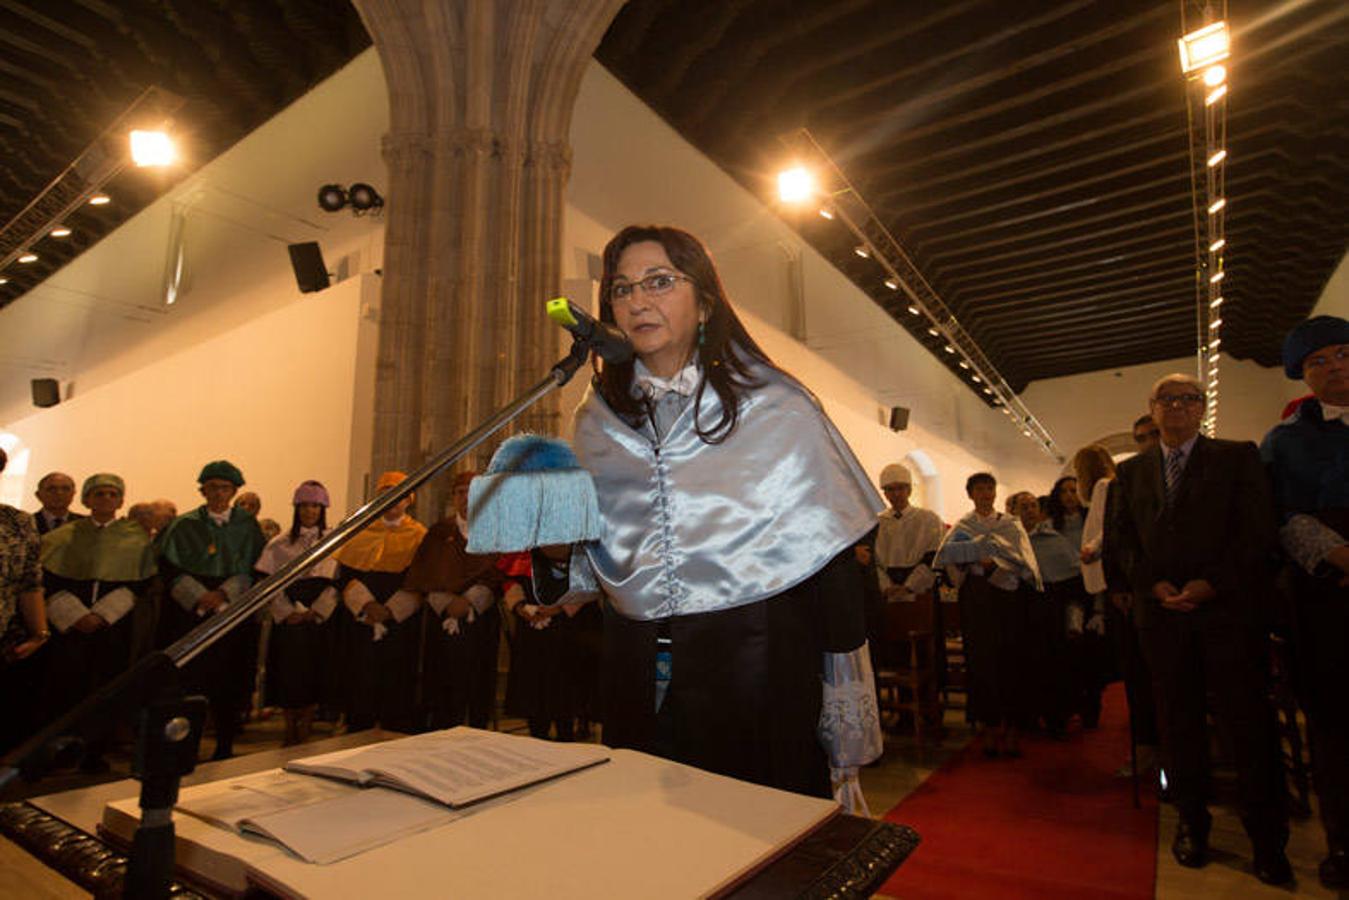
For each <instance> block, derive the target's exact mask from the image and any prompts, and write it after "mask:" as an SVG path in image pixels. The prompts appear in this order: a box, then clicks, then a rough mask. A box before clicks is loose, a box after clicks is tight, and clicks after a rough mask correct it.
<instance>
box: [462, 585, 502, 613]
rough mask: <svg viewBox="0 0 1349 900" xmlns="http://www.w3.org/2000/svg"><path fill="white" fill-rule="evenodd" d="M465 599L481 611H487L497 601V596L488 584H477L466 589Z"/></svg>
mask: <svg viewBox="0 0 1349 900" xmlns="http://www.w3.org/2000/svg"><path fill="white" fill-rule="evenodd" d="M464 599H466V600H468V602H469V603H470V604H472V606H473V608H474V609H476V610H477V611H478V612H479V613H485V612H487V611H488V610H489V609H491V608H492V604H493V603H495V602H496V599H497V598H496V595H495V594H493V593H492V589H491V588H489V587H488V586H487V585H485V584H475V585H473V586H472V587H471V588H469V589H468V590H466V591H464Z"/></svg>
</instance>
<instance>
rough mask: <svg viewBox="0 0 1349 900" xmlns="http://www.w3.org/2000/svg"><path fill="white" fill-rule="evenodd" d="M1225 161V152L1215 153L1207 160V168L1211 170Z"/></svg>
mask: <svg viewBox="0 0 1349 900" xmlns="http://www.w3.org/2000/svg"><path fill="white" fill-rule="evenodd" d="M1225 159H1227V151H1226V150H1219V151H1218V152H1217V153H1215V154H1213V155H1212V156H1210V157H1209V158H1208V167H1209V168H1210V169H1211V168H1213V167H1214V166H1216V165H1217V164H1218V163H1220V162H1222V161H1223V160H1225Z"/></svg>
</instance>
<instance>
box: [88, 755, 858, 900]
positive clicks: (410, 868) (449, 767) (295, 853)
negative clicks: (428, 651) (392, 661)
mask: <svg viewBox="0 0 1349 900" xmlns="http://www.w3.org/2000/svg"><path fill="white" fill-rule="evenodd" d="M456 746H457V747H458V748H459V749H463V750H465V751H466V754H465V756H464V757H461V758H460V759H458V760H457V761H455V760H452V761H449V762H446V761H445V760H446V759H448V758H450V757H452V756H454V749H453V748H455V747H456ZM437 754H438V755H439V756H440V757H442V759H440V761H437ZM606 760H607V761H606ZM601 762H603V764H602V765H599V764H597V763H601ZM526 769H528V770H530V771H531V772H532V774H526V772H525V771H524V770H526ZM305 772H322V773H323V775H324V776H326V777H315V776H314V775H310V774H304V773H305ZM473 781H477V782H479V783H478V784H476V785H474V784H471V783H470V782H473ZM508 781H514V782H518V784H517V786H516V787H514V788H510V787H504V786H503V785H504V784H505V783H506V782H508ZM362 784H364V785H367V786H365V787H362V786H360V785H362ZM377 785H380V786H377ZM383 785H396V789H392V790H391V789H388V787H385V786H383ZM430 797H435V798H436V800H431V799H427V798H430ZM464 798H469V799H464ZM475 798H476V799H475ZM177 811H178V815H176V816H175V823H176V826H177V837H178V847H177V851H176V855H177V863H178V867H179V871H180V877H183V878H184V879H185V880H188V881H189V882H196V883H198V884H199V885H201V886H203V887H205V888H207V889H209V890H211V891H212V892H215V893H221V894H225V895H242V894H244V893H247V892H249V891H251V890H258V889H260V890H263V891H266V892H268V893H272V894H276V895H279V896H283V897H366V896H371V895H382V896H398V897H404V896H407V897H415V896H428V897H429V896H435V897H440V896H464V897H478V896H483V897H494V898H496V897H526V896H528V897H539V896H547V897H550V898H559V897H560V898H567V897H577V898H581V897H586V898H591V897H595V896H642V897H681V898H683V897H698V896H708V895H716V894H718V893H720V892H724V891H726V890H728V889H730V888H731V887H733V886H734V885H736V884H738V883H740V882H741V881H743V880H744V879H746V878H748V877H750V876H751V875H753V874H754V873H755V872H757V871H758V870H759V869H760V868H762V867H763V866H765V865H766V864H767V863H769V862H770V861H772V860H773V859H774V858H776V857H777V856H779V855H780V854H782V853H784V852H786V851H787V850H789V849H790V848H791V847H792V846H793V845H794V844H795V843H796V842H798V841H799V840H800V839H801V838H803V837H804V836H806V835H807V834H809V833H810V832H811V831H813V830H814V829H815V828H817V827H818V826H820V825H821V824H822V823H823V822H825V821H826V820H828V819H830V818H831V817H833V816H834V815H836V814H837V813H838V806H837V804H835V803H834V802H833V801H832V800H825V799H821V798H815V797H805V796H802V795H799V794H792V793H788V792H786V791H779V790H775V789H773V788H766V787H762V786H759V785H754V784H750V783H748V782H744V781H738V780H736V779H733V778H726V777H723V776H720V775H713V774H711V773H708V772H704V771H702V770H699V769H695V768H692V767H690V766H685V765H681V764H679V763H674V762H670V761H668V760H664V759H660V758H658V757H654V756H649V755H647V754H644V753H638V752H636V751H630V750H610V749H608V748H606V747H602V746H598V745H594V744H559V743H551V742H545V741H536V740H534V739H532V738H526V737H519V736H514V735H506V734H500V733H497V732H484V731H477V730H474V729H466V728H460V729H451V730H450V731H446V732H434V733H432V734H426V735H417V736H415V737H411V738H404V739H401V740H395V741H389V742H387V743H383V744H375V745H370V746H368V747H362V748H358V749H355V750H345V751H339V752H338V753H334V754H325V755H324V756H320V757H312V758H309V759H305V760H296V761H293V762H291V763H288V764H287V766H286V769H285V770H282V769H273V770H270V771H267V772H260V773H256V774H253V775H246V776H242V777H239V778H233V779H227V780H225V781H219V782H212V783H209V784H203V785H197V786H195V787H191V788H185V789H184V790H183V791H182V794H181V797H180V800H179V803H178V808H177ZM138 813H139V811H138V808H137V802H136V800H135V798H129V799H126V800H121V801H116V802H113V803H109V804H108V805H107V806H106V807H105V809H104V813H103V822H102V829H101V830H102V831H103V832H104V833H105V834H107V835H109V836H110V837H112V838H113V839H114V840H115V841H117V842H119V843H125V842H129V841H130V839H131V836H132V834H133V833H134V831H135V827H136V821H137V816H138Z"/></svg>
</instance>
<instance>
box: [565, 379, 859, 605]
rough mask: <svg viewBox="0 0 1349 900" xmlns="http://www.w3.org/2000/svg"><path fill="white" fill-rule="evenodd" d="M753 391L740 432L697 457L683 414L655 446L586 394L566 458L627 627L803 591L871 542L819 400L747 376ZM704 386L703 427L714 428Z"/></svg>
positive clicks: (715, 413)
mask: <svg viewBox="0 0 1349 900" xmlns="http://www.w3.org/2000/svg"><path fill="white" fill-rule="evenodd" d="M752 374H753V376H754V378H755V379H756V380H757V381H759V382H760V383H761V386H760V387H757V388H750V389H748V390H747V392H746V393H745V395H744V396H743V397H742V398H741V401H740V402H741V409H740V420H739V423H738V424H737V425H736V428H735V431H733V432H732V433H731V435H730V437H729V438H727V439H726V440H725V441H724V442H722V443H720V444H707V443H704V442H703V441H702V440H701V439H700V438H699V437H698V434H697V431H696V429H695V427H694V418H693V417H694V412H695V406H696V404H695V403H694V402H692V401H690V402H689V403H688V404H687V405H686V406H685V408H684V409H683V411H682V412H681V413H680V414H679V416H678V417H677V418H676V419H675V421H674V423H673V424H672V425H671V426H670V427H669V428H668V430H667V432H666V434H665V435H664V436H663V437H662V438H661V439H659V440H658V439H657V436H656V433H655V430H654V429H653V428H652V427H651V425H650V424H649V423H645V424H644V425H643V426H642V427H641V428H633V427H632V426H631V425H629V424H628V423H627V422H625V421H623V419H621V418H620V417H619V416H618V415H617V414H616V413H614V412H613V410H612V409H610V408H609V405H608V404H607V403H605V402H604V400H603V399H601V397H600V396H599V395H598V394H597V393H596V392H595V391H594V390H593V389H592V390H590V391H589V392H588V393H587V394H586V397H585V399H584V400H582V402H581V405H580V407H579V408H578V409H577V412H576V429H575V435H574V444H575V448H576V455H577V457H578V458H579V459H580V461H581V464H582V465H583V466H585V468H587V469H588V470H589V471H590V473H591V474H592V475H593V476H594V478H595V488H596V491H597V492H598V495H599V504H600V516H601V519H602V533H601V537H600V539H599V540H598V541H595V542H592V543H589V544H587V545H586V553H587V555H588V557H589V560H590V563H591V566H592V567H593V568H594V573H595V576H596V578H597V579H598V581H599V583H600V585H601V586H602V587H603V588H604V591H605V592H606V593H607V594H608V595H609V596H610V598H611V599H612V601H613V603H614V606H615V608H616V609H617V611H618V612H619V613H621V614H622V615H624V616H627V617H628V618H631V619H642V620H650V619H663V618H666V617H670V616H681V615H690V614H693V613H705V612H713V611H717V610H724V609H731V608H732V607H736V606H742V605H745V604H748V603H755V602H757V601H759V600H763V599H765V598H767V597H772V596H774V595H776V594H781V593H782V592H784V591H786V590H788V589H789V588H792V587H794V586H796V585H798V584H800V583H801V582H803V581H805V580H806V579H808V578H810V577H811V576H812V575H814V574H815V573H816V572H818V571H820V569H822V568H824V566H825V564H826V563H828V562H829V561H830V560H831V559H833V558H834V557H835V556H836V555H838V554H839V553H840V552H842V551H843V550H844V549H846V548H847V547H849V546H851V545H852V544H853V543H855V542H856V541H857V540H858V539H859V538H861V537H862V536H863V535H865V534H866V533H867V532H868V531H870V530H871V529H872V528H873V527H874V526H875V524H876V514H877V513H879V512H880V511H881V510H882V509H884V508H885V504H884V503H883V502H882V501H881V499H880V497H879V495H878V494H877V492H876V490H875V488H873V487H872V486H871V481H870V479H868V478H867V476H866V473H865V472H864V471H863V470H862V467H861V465H860V464H859V463H858V462H857V459H856V457H854V456H853V453H852V450H851V449H849V447H848V445H847V443H846V442H844V440H843V437H842V436H841V435H840V434H839V433H838V430H837V429H836V428H835V427H834V424H833V423H832V422H830V421H829V417H828V416H826V415H825V413H824V411H823V410H822V409H821V408H820V405H819V402H818V401H817V400H816V399H815V397H814V396H813V395H812V394H811V393H810V392H809V391H807V390H806V389H805V388H804V387H802V386H801V385H800V384H799V383H798V382H796V381H795V380H794V379H793V378H791V377H790V376H788V375H786V374H784V373H782V372H779V371H777V370H776V369H772V368H769V367H767V366H764V365H761V364H754V365H753V367H752ZM721 410H722V406H721V402H720V399H719V398H718V396H717V393H716V391H714V390H712V388H711V387H710V386H708V387H707V388H706V389H705V390H704V392H703V396H702V403H701V409H700V410H698V415H699V420H700V421H701V422H702V423H703V424H704V427H706V428H710V427H712V426H713V425H714V424H716V423H717V422H719V421H720V420H721Z"/></svg>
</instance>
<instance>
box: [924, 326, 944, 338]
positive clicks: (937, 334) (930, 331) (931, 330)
mask: <svg viewBox="0 0 1349 900" xmlns="http://www.w3.org/2000/svg"><path fill="white" fill-rule="evenodd" d="M927 333H928V334H930V335H932V336H933V337H940V336H941V332H940V331H938V330H937V329H935V328H929V329H928V330H927Z"/></svg>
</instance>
